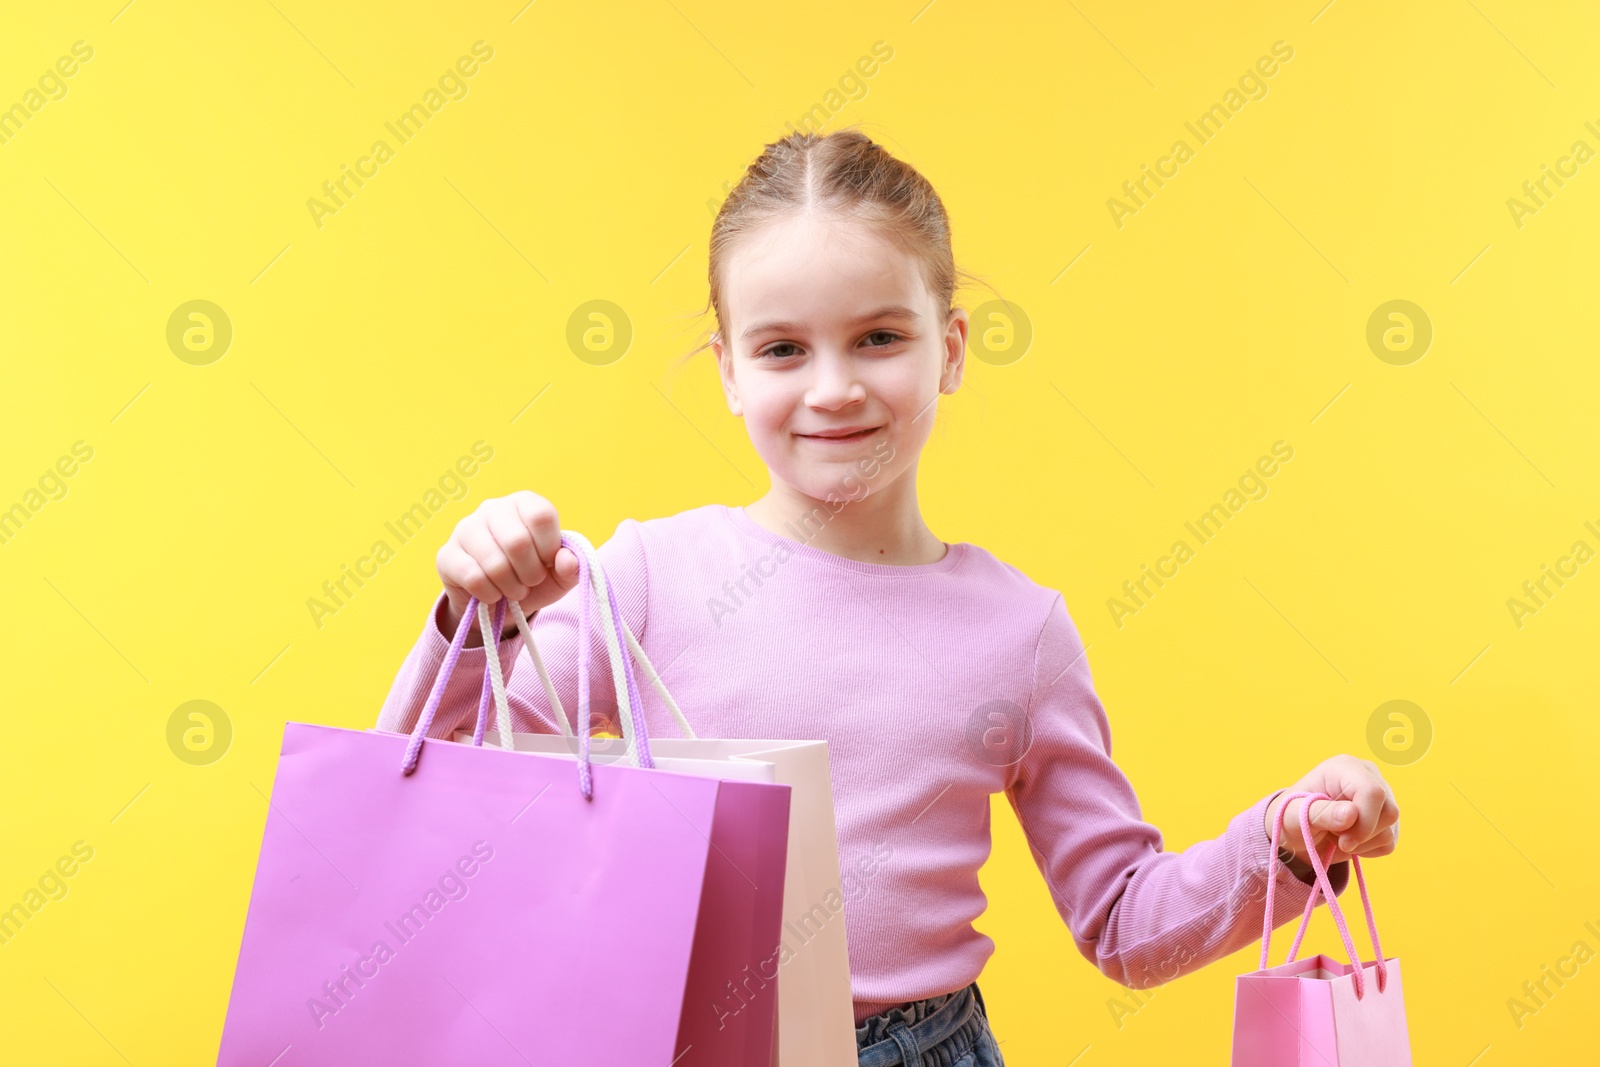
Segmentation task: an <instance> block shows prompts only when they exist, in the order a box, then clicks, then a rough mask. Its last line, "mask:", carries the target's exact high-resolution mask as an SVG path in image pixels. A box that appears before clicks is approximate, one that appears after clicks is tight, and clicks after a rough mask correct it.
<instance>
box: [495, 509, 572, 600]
mask: <svg viewBox="0 0 1600 1067" xmlns="http://www.w3.org/2000/svg"><path fill="white" fill-rule="evenodd" d="M510 500H511V502H512V506H513V507H514V508H515V509H516V513H517V518H518V520H519V521H520V522H521V524H522V526H523V527H524V528H525V529H526V530H527V531H528V535H529V537H531V538H532V539H533V550H534V554H535V555H537V556H538V558H539V562H540V563H541V564H543V569H541V571H540V577H541V580H542V578H543V576H544V574H545V573H546V572H547V571H548V570H549V568H551V567H553V566H555V562H556V554H557V553H558V552H559V551H560V549H561V520H560V518H559V517H558V516H557V515H556V509H555V508H553V507H551V506H550V502H549V501H548V500H546V499H544V497H542V496H539V495H538V494H537V493H532V492H529V491H528V490H526V489H524V490H522V491H521V492H517V493H513V494H511V497H510ZM574 562H576V560H574Z"/></svg>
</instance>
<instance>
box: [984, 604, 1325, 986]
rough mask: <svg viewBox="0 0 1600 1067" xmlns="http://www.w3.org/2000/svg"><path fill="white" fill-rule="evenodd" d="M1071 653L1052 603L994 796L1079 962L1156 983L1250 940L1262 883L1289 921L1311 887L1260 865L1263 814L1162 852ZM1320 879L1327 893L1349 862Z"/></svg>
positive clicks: (1255, 812)
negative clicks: (1009, 778) (1015, 743)
mask: <svg viewBox="0 0 1600 1067" xmlns="http://www.w3.org/2000/svg"><path fill="white" fill-rule="evenodd" d="M1083 651H1084V650H1083V643H1082V641H1081V640H1080V639H1079V637H1078V633H1077V628H1076V627H1075V626H1074V625H1073V623H1072V619H1071V617H1070V616H1069V615H1068V613H1067V609H1066V605H1065V603H1064V602H1063V601H1062V599H1061V598H1060V597H1059V596H1057V597H1056V599H1055V601H1054V602H1053V603H1052V605H1051V608H1050V614H1049V616H1048V618H1047V619H1046V621H1045V624H1044V627H1043V630H1042V632H1041V634H1040V638H1039V645H1038V648H1037V650H1036V653H1035V670H1034V691H1033V696H1032V702H1031V705H1030V707H1029V709H1028V718H1029V720H1030V722H1031V724H1032V726H1033V731H1034V740H1033V744H1032V746H1031V747H1030V748H1029V750H1028V752H1027V754H1026V755H1025V756H1024V757H1023V759H1022V761H1021V762H1020V763H1019V765H1018V768H1017V774H1016V778H1015V780H1014V781H1013V783H1012V785H1011V786H1010V787H1009V788H1008V789H1007V790H1006V794H1007V796H1008V797H1009V799H1010V801H1011V804H1012V807H1013V808H1014V809H1015V810H1016V812H1017V818H1018V820H1019V821H1020V822H1021V824H1022V828H1023V831H1024V832H1025V833H1026V835H1027V837H1028V840H1029V842H1030V844H1031V845H1032V846H1033V852H1034V860H1035V862H1036V863H1037V864H1038V865H1039V870H1040V872H1041V873H1042V874H1043V875H1044V878H1045V882H1046V884H1047V885H1049V887H1050V890H1051V895H1052V896H1053V897H1054V899H1055V902H1056V908H1057V910H1058V911H1059V912H1060V914H1061V917H1062V919H1064V920H1065V921H1066V923H1067V926H1068V927H1069V928H1070V929H1071V931H1072V934H1073V939H1074V941H1075V942H1076V944H1077V946H1078V950H1079V951H1080V952H1082V953H1083V954H1084V956H1085V957H1087V958H1088V959H1089V960H1090V961H1091V962H1093V963H1094V965H1095V966H1096V967H1098V968H1099V969H1100V971H1101V972H1102V973H1104V974H1105V975H1107V976H1108V977H1110V978H1112V979H1115V980H1116V981H1118V982H1120V983H1122V984H1123V985H1125V986H1129V987H1131V988H1135V989H1142V988H1145V987H1148V986H1154V985H1160V984H1161V983H1163V982H1167V981H1170V980H1171V979H1173V978H1177V977H1179V976H1180V975H1183V974H1187V973H1189V972H1190V971H1193V970H1196V969H1198V968H1200V967H1203V966H1204V965H1206V964H1207V963H1211V962H1212V961H1214V960H1218V959H1221V958H1222V957H1224V956H1227V955H1230V954H1232V953H1233V952H1236V951H1238V950H1239V949H1241V948H1243V947H1244V946H1245V945H1247V944H1249V943H1250V942H1252V941H1258V940H1259V939H1260V937H1261V929H1262V919H1263V917H1264V905H1265V898H1266V887H1267V879H1268V878H1276V879H1277V880H1278V882H1277V892H1276V899H1275V904H1274V908H1273V910H1274V912H1275V916H1274V918H1275V923H1274V925H1275V926H1280V925H1282V924H1284V923H1286V922H1289V921H1291V920H1294V919H1297V918H1298V917H1299V916H1300V913H1301V912H1302V911H1303V910H1304V908H1305V903H1306V899H1307V897H1308V896H1309V895H1310V893H1311V892H1312V887H1311V885H1309V884H1308V883H1307V881H1304V880H1302V879H1301V878H1298V877H1296V876H1295V874H1294V873H1293V872H1292V871H1291V870H1290V868H1289V867H1287V866H1285V865H1284V863H1283V862H1282V861H1281V860H1280V859H1279V858H1278V857H1277V856H1275V855H1274V854H1273V852H1272V841H1271V839H1270V838H1269V837H1267V836H1266V835H1265V834H1263V833H1262V827H1263V825H1264V822H1265V817H1266V809H1267V805H1268V804H1270V803H1271V802H1272V800H1273V798H1275V797H1276V796H1277V795H1278V794H1279V793H1281V792H1283V790H1281V789H1279V790H1274V791H1273V792H1271V793H1269V794H1267V795H1266V796H1263V797H1261V798H1260V799H1259V800H1257V801H1256V802H1255V803H1254V804H1252V805H1251V806H1250V807H1249V808H1248V809H1246V810H1245V811H1242V812H1240V813H1239V814H1237V815H1235V816H1234V817H1233V819H1231V820H1230V821H1229V823H1228V828H1227V830H1226V831H1225V832H1224V833H1223V834H1222V835H1221V836H1220V837H1217V838H1213V839H1211V840H1209V841H1201V842H1198V843H1196V844H1194V845H1191V846H1189V847H1188V848H1186V849H1184V850H1182V851H1180V852H1165V851H1162V847H1161V831H1159V830H1158V829H1156V828H1155V827H1154V826H1152V825H1150V824H1149V823H1147V822H1145V821H1143V819H1141V818H1140V813H1139V801H1138V798H1137V797H1136V796H1135V794H1134V791H1133V786H1132V785H1131V784H1130V783H1129V782H1128V779H1127V778H1126V777H1125V776H1124V775H1123V773H1122V771H1121V770H1120V769H1119V768H1118V767H1117V765H1116V764H1115V763H1113V762H1112V760H1111V729H1110V726H1109V724H1108V722H1107V720H1106V714H1105V709H1104V708H1103V707H1102V705H1101V703H1100V699H1099V697H1098V696H1096V695H1095V692H1094V686H1093V683H1092V680H1091V677H1090V673H1089V665H1088V661H1087V659H1086V658H1085V657H1084V654H1083ZM1328 874H1329V877H1330V880H1331V882H1332V885H1333V888H1334V892H1335V894H1341V893H1343V892H1344V888H1345V885H1346V884H1347V883H1348V881H1349V876H1350V865H1349V863H1348V862H1345V863H1339V864H1335V865H1333V866H1332V867H1330V868H1329V870H1328Z"/></svg>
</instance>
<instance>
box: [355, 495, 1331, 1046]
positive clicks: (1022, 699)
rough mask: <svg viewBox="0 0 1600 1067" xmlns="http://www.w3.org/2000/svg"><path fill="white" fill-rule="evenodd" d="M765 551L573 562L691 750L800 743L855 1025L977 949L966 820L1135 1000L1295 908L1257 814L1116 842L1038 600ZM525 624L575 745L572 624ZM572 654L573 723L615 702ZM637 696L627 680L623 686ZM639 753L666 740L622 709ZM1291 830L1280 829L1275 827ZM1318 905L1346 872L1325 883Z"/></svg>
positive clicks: (515, 684) (638, 544)
mask: <svg viewBox="0 0 1600 1067" xmlns="http://www.w3.org/2000/svg"><path fill="white" fill-rule="evenodd" d="M815 515H816V518H814V519H813V520H812V523H811V525H809V526H806V527H804V528H801V527H798V526H796V527H793V528H791V532H792V533H793V534H795V537H783V536H779V535H777V534H774V533H771V532H769V531H767V530H766V529H765V528H763V527H761V526H759V525H758V524H757V523H756V522H755V521H754V520H753V519H751V518H749V517H748V516H747V515H746V514H745V513H744V511H743V509H742V508H730V507H726V506H723V505H720V504H713V505H707V506H705V507H700V508H694V509H691V510H689V511H685V512H682V513H680V514H678V515H673V516H670V517H666V518H658V519H650V520H647V521H645V522H638V521H635V520H632V519H625V520H623V521H622V523H621V524H619V525H618V527H617V531H616V533H615V535H614V536H613V537H612V538H611V539H610V540H609V541H607V542H606V543H605V544H604V545H602V546H601V547H600V548H599V549H598V553H599V556H600V559H601V562H602V565H603V566H604V568H605V573H606V575H607V577H608V578H609V580H610V581H611V582H612V583H613V585H614V586H615V589H616V595H617V598H618V601H619V604H620V607H621V609H622V614H623V616H624V617H625V618H626V620H627V622H628V625H629V626H630V627H631V628H632V629H633V632H634V634H635V635H636V636H637V637H638V639H639V642H640V644H641V646H642V647H643V648H644V650H645V652H646V653H647V654H648V655H649V657H650V659H651V661H652V662H653V663H654V664H655V666H656V668H657V670H659V671H660V672H661V677H662V680H663V681H664V682H665V683H666V685H667V688H668V691H669V692H671V693H672V695H673V697H674V698H675V699H676V701H677V702H678V704H679V706H680V707H681V708H682V709H683V712H684V715H685V716H686V717H687V719H688V720H689V722H690V724H691V725H692V726H693V727H694V729H695V732H696V733H697V734H698V735H699V736H701V737H752V738H781V739H823V740H826V741H827V742H828V755H829V762H830V769H831V773H832V779H833V790H834V799H835V812H836V813H835V820H836V824H837V831H838V838H839V852H840V857H839V858H840V867H841V870H842V871H843V872H844V881H845V883H846V885H845V886H844V887H842V888H843V892H842V894H841V895H842V896H843V898H844V901H845V905H844V916H845V931H846V939H847V942H848V945H849V955H850V972H851V987H852V996H853V998H854V1001H855V1013H856V1020H857V1022H858V1023H859V1022H860V1021H861V1020H862V1019H865V1018H867V1017H868V1016H871V1015H873V1014H876V1013H878V1012H881V1011H885V1010H887V1009H888V1008H889V1007H891V1006H894V1005H897V1004H902V1003H904V1002H907V1001H910V1000H916V999H920V998H923V997H931V996H936V995H938V994H941V993H948V992H951V991H953V990H956V989H960V988H961V987H962V986H964V985H966V984H967V983H969V982H971V981H973V980H974V979H976V978H977V977H978V976H979V974H980V972H981V971H982V970H983V965H984V962H985V961H986V960H987V959H988V958H989V956H990V955H991V954H992V953H993V951H994V942H993V941H992V940H991V939H990V938H989V937H987V936H986V935H984V934H981V933H979V932H978V931H977V930H976V929H974V928H973V925H972V923H973V920H975V919H976V918H978V916H979V915H981V914H982V913H983V911H984V908H985V905H986V899H985V897H984V894H983V891H982V890H981V889H980V888H979V885H978V869H979V868H980V867H981V866H982V865H983V862H984V860H985V859H986V858H987V857H988V855H989V851H990V838H989V811H990V796H991V794H994V793H997V792H1004V793H1005V794H1006V797H1007V799H1008V800H1009V801H1010V802H1011V806H1012V808H1013V809H1014V810H1015V811H1016V814H1017V818H1018V820H1019V821H1020V823H1021V825H1022V828H1023V830H1024V831H1025V832H1026V835H1027V838H1028V840H1029V841H1030V842H1031V844H1032V849H1033V853H1034V859H1035V861H1036V862H1037V864H1038V866H1039V870H1040V872H1041V873H1042V874H1043V875H1044V878H1045V881H1046V883H1047V884H1048V886H1049V887H1050V890H1051V894H1052V896H1053V897H1054V899H1055V903H1056V907H1057V909H1058V911H1059V912H1060V914H1061V917H1062V919H1063V920H1065V922H1066V923H1067V926H1068V928H1069V929H1070V930H1071V932H1072V935H1073V940H1074V941H1075V942H1076V944H1077V947H1078V950H1079V951H1080V952H1082V953H1083V955H1084V956H1085V957H1087V958H1088V959H1089V960H1090V961H1091V962H1092V963H1093V964H1094V965H1095V966H1096V967H1098V968H1099V969H1100V970H1101V971H1102V972H1103V973H1104V974H1106V975H1107V976H1109V977H1110V978H1112V979H1114V980H1116V981H1117V982H1120V983H1122V984H1123V985H1126V986H1130V987H1133V988H1144V987H1148V986H1153V985H1158V984H1160V983H1162V982H1165V981H1168V980H1170V979H1172V978H1176V977H1179V976H1180V975H1182V974H1186V973H1188V972H1190V971H1193V970H1195V969H1197V968H1199V967H1201V966H1204V965H1205V964H1207V963H1210V962H1212V961H1213V960H1216V959H1219V958H1221V957H1223V956H1226V955H1229V954H1231V953H1233V952H1235V951H1237V950H1238V949H1240V948H1242V947H1243V946H1245V945H1246V944H1248V943H1250V942H1251V941H1253V940H1257V939H1259V938H1260V935H1261V929H1262V918H1263V907H1264V894H1265V888H1266V880H1267V879H1268V878H1269V877H1270V878H1276V879H1277V880H1278V882H1277V891H1276V892H1277V899H1278V904H1277V906H1276V907H1275V908H1274V911H1275V912H1276V916H1275V917H1276V919H1277V920H1278V921H1277V924H1276V925H1282V924H1283V923H1286V922H1289V921H1291V920H1294V919H1296V918H1297V917H1298V916H1299V914H1300V912H1301V910H1302V909H1303V908H1304V906H1305V902H1306V899H1307V897H1308V895H1309V894H1310V893H1311V891H1312V890H1311V887H1310V886H1309V885H1307V884H1306V883H1304V882H1302V881H1301V880H1300V879H1299V878H1297V877H1296V876H1295V875H1294V874H1293V873H1292V872H1291V871H1290V870H1289V868H1288V867H1287V866H1285V865H1284V864H1283V863H1282V862H1281V861H1280V860H1279V858H1278V857H1277V856H1275V855H1273V854H1272V847H1271V841H1270V839H1269V838H1268V837H1267V835H1266V831H1265V828H1264V823H1265V812H1266V808H1267V805H1268V804H1269V803H1270V802H1271V801H1272V799H1273V797H1275V796H1276V795H1277V793H1278V792H1281V791H1282V790H1278V791H1275V792H1273V793H1271V794H1268V795H1267V796H1264V797H1262V798H1260V799H1259V800H1257V801H1256V802H1255V803H1254V804H1252V805H1251V806H1250V807H1249V808H1248V809H1246V810H1244V811H1242V812H1240V813H1239V814H1237V815H1236V816H1234V817H1233V818H1232V819H1231V820H1230V821H1229V823H1228V826H1227V829H1226V830H1225V831H1224V832H1223V834H1222V835H1221V836H1220V837H1217V838H1214V839H1211V840H1206V841H1200V842H1198V843H1196V844H1193V845H1191V846H1189V847H1188V848H1186V849H1183V850H1182V851H1179V852H1167V851H1164V850H1163V849H1162V842H1161V832H1160V831H1159V830H1157V829H1156V828H1155V827H1154V826H1152V825H1150V824H1149V823H1147V822H1145V821H1143V820H1142V819H1141V818H1140V813H1139V802H1138V798H1137V797H1136V796H1135V794H1134V790H1133V787H1132V785H1130V784H1129V782H1128V779H1127V778H1126V777H1124V775H1123V774H1122V772H1121V770H1119V769H1118V767H1117V765H1116V764H1115V763H1113V762H1112V760H1111V730H1110V726H1109V725H1108V723H1107V720H1106V713H1105V709H1104V708H1103V707H1102V706H1101V703H1100V700H1099V698H1098V697H1097V696H1096V695H1095V691H1094V687H1093V684H1092V682H1091V678H1090V673H1089V664H1088V661H1087V659H1086V658H1085V656H1084V648H1083V643H1082V641H1081V640H1080V639H1079V636H1078V633H1077V629H1076V627H1075V626H1074V625H1073V622H1072V619H1071V617H1070V615H1069V614H1068V612H1067V609H1066V605H1065V603H1064V602H1063V600H1062V597H1061V594H1060V593H1058V592H1056V591H1054V590H1052V589H1047V588H1044V587H1041V586H1039V585H1036V584H1035V583H1034V582H1032V581H1031V580H1029V579H1028V578H1027V576H1025V575H1024V574H1023V573H1022V572H1021V571H1019V570H1017V569H1016V568H1015V567H1012V566H1010V565H1009V564H1006V563H1002V562H1001V561H1000V560H998V559H996V558H995V557H994V556H992V555H991V554H990V553H988V552H986V551H984V550H983V549H981V548H979V547H977V546H976V545H972V544H967V543H956V544H951V545H949V546H948V549H947V551H946V553H945V556H944V558H943V559H941V560H939V561H938V562H936V563H927V564H920V565H915V566H890V565H886V564H875V563H860V562H856V561H854V560H849V559H845V558H843V557H841V556H836V555H834V554H832V553H829V552H824V551H821V550H820V549H817V548H815V547H813V546H811V545H808V544H806V543H805V539H806V538H807V537H808V536H810V535H812V534H813V532H814V531H815V530H816V529H818V528H819V527H820V525H822V524H823V523H825V522H826V521H827V513H826V511H825V510H822V511H819V512H817V513H815ZM579 604H580V602H579V599H578V598H577V597H575V596H567V597H565V598H563V599H562V600H560V601H558V602H557V603H555V604H552V605H550V606H548V607H546V608H544V609H543V610H541V611H540V612H538V613H537V614H536V615H535V616H534V618H533V619H532V628H533V633H534V636H535V639H536V640H537V641H538V643H539V650H540V653H541V655H542V656H543V657H544V658H545V662H546V667H547V668H548V669H549V671H550V673H551V676H552V679H553V680H554V682H555V685H556V689H557V693H558V694H559V695H560V696H561V698H562V703H563V705H564V706H565V707H566V708H567V709H568V712H567V714H568V716H569V721H571V722H573V725H574V728H576V725H577V724H576V721H575V718H574V716H575V708H576V695H577V614H576V612H577V610H578V608H579ZM443 607H444V596H443V594H442V593H441V594H440V596H439V598H438V600H437V601H436V602H435V604H434V607H433V611H432V612H431V613H430V615H429V619H428V622H427V623H426V625H425V626H424V628H423V632H422V636H421V638H420V639H419V640H418V642H417V644H416V645H415V647H413V648H412V649H411V652H410V654H409V655H408V656H407V657H406V659H405V662H404V663H403V664H402V665H401V667H400V671H399V674H398V675H397V676H396V678H395V682H394V686H393V688H392V689H391V690H390V693H389V696H388V699H387V700H386V701H385V703H384V706H383V710H382V712H381V713H380V714H379V716H378V722H377V726H378V728H379V729H383V730H392V731H396V732H409V731H410V730H411V729H412V728H413V727H414V726H415V725H416V722H417V719H418V716H419V715H420V713H421V710H422V705H423V703H424V701H425V700H426V698H427V694H428V690H429V688H430V687H431V685H432V682H433V679H434V677H435V676H436V674H437V673H438V670H439V667H440V665H441V664H442V663H443V661H444V656H445V652H446V649H447V648H448V645H449V641H448V637H449V635H448V634H446V633H444V632H443V631H442V630H441V628H440V625H439V618H440V614H441V610H442V609H443ZM591 633H592V634H594V635H595V636H594V638H593V640H594V651H593V656H594V659H593V660H592V661H591V662H592V663H594V664H596V665H598V669H595V670H592V671H591V673H590V678H591V680H592V682H593V684H594V686H595V689H594V696H593V705H594V709H595V712H596V714H599V713H600V712H601V711H602V710H604V709H609V710H610V715H611V720H612V722H615V721H616V717H615V708H616V702H615V696H614V694H613V691H612V686H611V677H610V673H609V672H608V671H607V670H606V669H605V668H604V664H605V662H606V658H605V655H606V654H605V649H604V647H603V645H602V644H601V639H600V638H599V636H598V632H597V630H596V631H591ZM484 655H485V653H484V650H483V649H482V648H475V649H467V650H465V651H464V652H463V654H462V658H461V661H460V663H459V664H458V666H457V668H456V670H455V672H454V674H453V676H452V677H451V679H450V683H449V685H448V687H447V688H446V692H445V694H444V696H443V699H442V701H441V703H440V706H439V710H438V712H437V714H436V718H435V720H434V723H433V726H432V727H431V729H430V730H429V732H428V736H429V737H439V738H448V737H450V736H451V735H452V734H453V732H454V731H455V730H457V729H458V728H463V729H471V726H472V723H473V722H474V720H475V718H476V715H477V707H478V695H479V690H480V686H481V685H482V677H483V667H484V660H483V657H484ZM499 655H500V658H501V662H502V664H504V669H505V670H506V671H507V690H508V698H509V701H510V706H511V710H512V718H513V724H514V726H515V728H516V729H517V730H521V731H542V732H552V733H553V732H555V731H556V729H557V726H556V723H555V719H554V713H553V712H552V710H551V708H550V704H549V702H548V700H547V699H546V697H545V693H544V688H543V686H542V684H541V683H540V681H539V677H538V674H537V672H536V671H535V670H534V667H533V663H532V661H531V660H530V659H529V657H528V653H527V650H526V649H525V648H524V647H523V646H522V643H521V641H520V639H519V638H518V637H516V636H515V635H513V636H512V637H511V638H510V639H507V640H504V641H501V642H500V644H499ZM641 681H642V679H641ZM641 689H642V690H643V699H644V702H645V712H644V714H645V721H646V725H647V727H648V729H649V731H650V732H651V734H652V735H659V736H665V737H675V736H679V732H678V731H677V729H676V727H675V725H674V723H673V722H672V719H671V717H670V713H669V712H668V711H667V709H666V707H665V705H664V704H662V702H661V699H660V697H659V695H658V694H657V693H656V692H655V691H654V689H652V688H651V687H649V686H641ZM1291 814H1292V813H1291ZM1329 874H1330V876H1331V879H1332V884H1333V886H1334V889H1335V891H1336V892H1337V893H1341V894H1342V893H1343V891H1344V888H1345V885H1346V883H1347V881H1348V876H1349V864H1348V862H1345V863H1340V864H1337V865H1335V866H1334V867H1332V868H1331V869H1330V871H1329Z"/></svg>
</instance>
